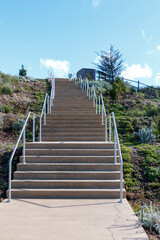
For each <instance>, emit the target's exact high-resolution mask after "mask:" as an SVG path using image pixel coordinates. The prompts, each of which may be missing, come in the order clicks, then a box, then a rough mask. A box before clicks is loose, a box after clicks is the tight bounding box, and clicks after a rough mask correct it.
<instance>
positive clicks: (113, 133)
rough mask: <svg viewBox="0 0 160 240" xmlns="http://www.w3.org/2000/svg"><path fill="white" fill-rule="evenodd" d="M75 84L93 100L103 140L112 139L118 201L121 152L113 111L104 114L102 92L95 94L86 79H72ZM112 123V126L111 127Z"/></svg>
mask: <svg viewBox="0 0 160 240" xmlns="http://www.w3.org/2000/svg"><path fill="white" fill-rule="evenodd" d="M74 81H75V85H80V89H81V90H83V91H86V92H87V96H88V97H89V100H93V107H95V108H96V114H101V120H102V121H101V123H102V125H104V124H105V139H104V140H105V142H112V138H113V140H114V164H117V148H118V153H119V158H120V202H122V200H123V159H122V154H121V147H120V143H119V137H118V131H117V125H116V120H115V116H114V112H112V113H111V114H108V115H107V114H106V109H105V105H104V101H103V95H102V93H101V94H100V95H97V94H96V91H95V87H94V86H92V87H90V86H89V83H88V80H87V79H86V80H82V79H81V78H80V79H74ZM112 125H113V127H112Z"/></svg>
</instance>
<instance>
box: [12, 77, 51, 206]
mask: <svg viewBox="0 0 160 240" xmlns="http://www.w3.org/2000/svg"><path fill="white" fill-rule="evenodd" d="M50 81H51V92H50V96H49V95H48V93H46V95H45V99H44V103H43V107H42V111H41V115H37V114H35V113H33V112H31V111H30V112H29V113H28V115H27V118H26V120H25V122H24V125H23V127H22V130H21V132H20V134H19V137H18V140H17V142H16V145H15V147H14V149H13V151H12V154H11V157H10V159H9V179H8V202H11V178H12V160H13V157H14V154H15V152H16V149H17V147H18V145H19V142H20V140H21V138H22V136H23V159H22V163H23V164H25V163H26V161H25V152H26V126H27V123H28V120H29V118H30V116H31V115H33V130H32V136H33V138H32V142H35V117H38V118H39V119H40V121H39V142H41V140H42V118H43V117H44V121H43V123H44V125H46V114H47V113H51V107H52V106H53V100H54V96H55V79H54V76H51V77H50Z"/></svg>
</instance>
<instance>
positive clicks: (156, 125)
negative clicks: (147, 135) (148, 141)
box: [152, 115, 160, 135]
mask: <svg viewBox="0 0 160 240" xmlns="http://www.w3.org/2000/svg"><path fill="white" fill-rule="evenodd" d="M152 126H153V132H154V133H155V134H156V135H160V115H159V116H158V117H157V118H156V119H155V120H154V122H153V123H152Z"/></svg>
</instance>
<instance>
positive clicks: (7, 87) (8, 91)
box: [2, 84, 13, 95]
mask: <svg viewBox="0 0 160 240" xmlns="http://www.w3.org/2000/svg"><path fill="white" fill-rule="evenodd" d="M2 92H3V93H4V94H7V95H12V93H13V89H12V87H11V86H10V85H9V84H6V85H4V86H3V90H2Z"/></svg>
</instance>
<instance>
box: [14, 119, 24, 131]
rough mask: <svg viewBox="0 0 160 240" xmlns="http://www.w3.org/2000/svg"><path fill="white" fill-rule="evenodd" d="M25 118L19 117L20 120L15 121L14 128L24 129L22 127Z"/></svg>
mask: <svg viewBox="0 0 160 240" xmlns="http://www.w3.org/2000/svg"><path fill="white" fill-rule="evenodd" d="M24 122H25V121H24V120H23V119H20V118H19V119H18V121H17V122H15V123H13V129H14V130H20V129H22V127H23V125H24Z"/></svg>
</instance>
